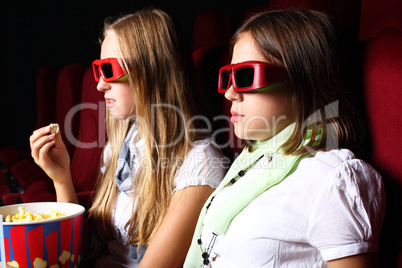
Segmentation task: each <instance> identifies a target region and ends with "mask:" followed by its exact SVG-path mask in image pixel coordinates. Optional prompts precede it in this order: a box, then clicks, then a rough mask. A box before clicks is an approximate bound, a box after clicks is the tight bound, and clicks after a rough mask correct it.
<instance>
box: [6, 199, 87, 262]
mask: <svg viewBox="0 0 402 268" xmlns="http://www.w3.org/2000/svg"><path fill="white" fill-rule="evenodd" d="M18 207H23V208H24V209H25V211H26V212H33V213H50V212H51V211H52V210H57V211H60V212H62V213H65V214H66V216H63V217H60V218H55V219H48V220H43V221H30V222H4V220H5V218H6V217H7V215H10V216H14V215H16V214H18V213H19V210H18ZM84 211H85V208H84V207H83V206H81V205H77V204H71V203H57V202H40V203H24V204H17V205H11V206H5V207H0V214H1V215H2V216H3V234H4V248H3V247H2V248H1V251H2V252H1V253H2V256H5V259H6V262H7V263H8V264H9V265H12V266H15V267H21V268H25V267H27V268H44V267H50V268H56V267H58V268H61V267H78V265H79V261H80V247H81V231H82V220H83V215H84ZM1 261H2V262H3V260H1Z"/></svg>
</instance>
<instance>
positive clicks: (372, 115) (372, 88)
mask: <svg viewBox="0 0 402 268" xmlns="http://www.w3.org/2000/svg"><path fill="white" fill-rule="evenodd" d="M401 48H402V32H399V31H397V30H395V29H392V28H387V29H384V30H382V31H381V32H380V33H378V34H377V35H376V36H375V37H373V38H371V39H369V40H366V41H365V50H364V61H363V88H364V93H365V101H366V108H367V117H368V123H369V127H370V135H371V143H372V144H371V146H372V151H371V161H370V162H371V164H372V165H373V166H374V167H375V168H376V169H377V170H378V171H379V172H380V173H381V176H382V177H383V180H384V184H385V190H386V194H387V208H386V212H385V220H384V224H383V228H382V234H381V239H380V253H381V255H380V256H381V260H382V262H383V263H382V264H383V265H382V267H402V266H395V265H396V263H395V262H396V259H397V257H396V255H398V254H399V255H400V257H399V258H400V261H399V265H402V248H401V240H402V239H401V237H400V236H398V235H395V234H401V233H402V227H401V226H402V222H401V219H402V213H401V210H402V204H401V203H402V202H401V192H402V165H401V163H402V155H401V149H402V139H401V136H402V125H401V123H400V115H401V114H402V105H401V100H402V75H401V74H402V50H401ZM398 251H399V252H398Z"/></svg>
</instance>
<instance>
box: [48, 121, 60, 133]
mask: <svg viewBox="0 0 402 268" xmlns="http://www.w3.org/2000/svg"><path fill="white" fill-rule="evenodd" d="M58 132H59V124H57V123H52V124H50V134H57V133H58Z"/></svg>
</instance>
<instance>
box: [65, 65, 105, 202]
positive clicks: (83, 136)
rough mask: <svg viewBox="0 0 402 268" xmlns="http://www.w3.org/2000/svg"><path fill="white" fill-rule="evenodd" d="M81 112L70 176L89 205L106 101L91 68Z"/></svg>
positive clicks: (95, 172)
mask: <svg viewBox="0 0 402 268" xmlns="http://www.w3.org/2000/svg"><path fill="white" fill-rule="evenodd" d="M80 113H81V123H80V128H79V135H78V143H77V148H76V149H75V152H74V157H73V158H72V161H71V175H72V178H73V183H74V187H75V190H76V192H77V193H78V194H79V198H81V200H80V203H86V204H89V203H90V202H89V200H88V198H90V195H91V192H92V191H93V190H94V186H95V183H96V179H97V176H98V174H99V170H100V167H99V161H100V158H101V154H102V149H103V147H104V145H105V143H106V134H105V114H106V111H105V102H104V97H103V94H102V93H101V92H99V91H97V89H96V82H95V80H94V78H93V73H92V68H88V69H87V71H86V72H85V75H84V79H83V83H82V98H81V111H80ZM88 191H89V192H88ZM83 192H88V193H87V194H84V193H83Z"/></svg>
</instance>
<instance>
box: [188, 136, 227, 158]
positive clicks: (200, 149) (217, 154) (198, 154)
mask: <svg viewBox="0 0 402 268" xmlns="http://www.w3.org/2000/svg"><path fill="white" fill-rule="evenodd" d="M191 146H192V148H191V150H190V151H189V152H188V154H187V155H186V158H185V159H184V162H198V163H200V162H204V161H208V162H210V163H219V164H225V161H226V158H225V156H224V154H223V153H222V151H221V150H220V149H219V147H218V146H217V145H216V144H215V143H214V142H213V141H212V139H211V138H205V139H202V140H197V141H194V142H193V143H192V144H191ZM227 164H228V163H227Z"/></svg>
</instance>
